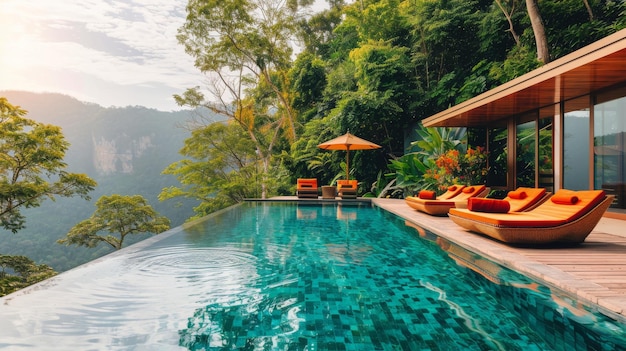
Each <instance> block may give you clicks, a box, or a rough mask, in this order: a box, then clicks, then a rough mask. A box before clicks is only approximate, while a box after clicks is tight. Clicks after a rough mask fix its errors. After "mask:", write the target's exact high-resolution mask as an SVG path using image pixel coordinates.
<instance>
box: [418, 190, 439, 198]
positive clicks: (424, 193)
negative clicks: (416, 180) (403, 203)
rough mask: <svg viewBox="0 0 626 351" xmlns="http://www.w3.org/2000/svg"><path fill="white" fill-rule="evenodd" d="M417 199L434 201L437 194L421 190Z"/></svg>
mask: <svg viewBox="0 0 626 351" xmlns="http://www.w3.org/2000/svg"><path fill="white" fill-rule="evenodd" d="M417 197H419V198H420V199H425V200H434V199H436V198H437V193H436V192H434V191H433V190H422V191H420V192H419V194H418V196H417Z"/></svg>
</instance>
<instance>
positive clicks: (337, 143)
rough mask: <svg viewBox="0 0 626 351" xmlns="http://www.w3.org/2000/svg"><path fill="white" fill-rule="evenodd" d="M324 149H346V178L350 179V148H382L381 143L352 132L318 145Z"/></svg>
mask: <svg viewBox="0 0 626 351" xmlns="http://www.w3.org/2000/svg"><path fill="white" fill-rule="evenodd" d="M317 147H319V148H320V149H324V150H346V179H350V150H372V149H380V147H381V146H380V145H378V144H374V143H372V142H371V141H367V140H365V139H361V138H359V137H356V136H354V135H352V134H350V132H348V133H346V134H344V135H342V136H340V137H336V138H335V139H331V140H329V141H327V142H324V143H321V144H319V145H317Z"/></svg>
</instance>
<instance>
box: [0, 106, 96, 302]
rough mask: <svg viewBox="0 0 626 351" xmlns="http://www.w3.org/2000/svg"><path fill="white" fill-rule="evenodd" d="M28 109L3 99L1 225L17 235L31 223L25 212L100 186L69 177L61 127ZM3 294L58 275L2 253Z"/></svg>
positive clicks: (0, 114) (0, 109)
mask: <svg viewBox="0 0 626 351" xmlns="http://www.w3.org/2000/svg"><path fill="white" fill-rule="evenodd" d="M25 115H26V111H25V110H23V109H21V108H19V107H17V106H13V105H12V104H10V103H9V101H8V100H7V99H6V98H4V97H0V225H1V226H2V227H3V228H4V229H6V230H10V231H12V232H13V233H17V232H18V231H19V230H21V229H23V228H24V227H25V225H26V218H25V216H24V215H23V214H22V212H21V210H22V209H24V208H33V207H39V206H40V205H41V203H42V202H43V201H44V200H45V199H51V200H54V199H55V198H57V197H59V196H60V197H71V196H74V195H78V196H80V197H82V198H84V199H89V196H88V194H89V192H90V191H92V190H93V188H94V187H95V185H96V182H95V181H94V180H92V179H91V178H89V177H87V176H86V175H84V174H75V173H69V172H67V171H66V170H65V169H66V166H67V165H66V164H65V162H63V158H64V157H65V152H66V151H67V149H68V147H69V143H68V142H67V141H66V140H65V138H64V136H63V133H62V132H61V128H59V127H57V126H53V125H47V124H42V123H37V122H35V121H33V120H30V119H27V118H25V117H24V116H25ZM0 267H1V268H2V271H0V295H5V294H9V293H11V292H13V291H16V290H19V289H21V288H24V287H26V286H28V285H31V284H34V283H36V282H38V281H41V280H44V279H46V278H49V277H51V276H53V275H55V274H56V272H55V271H54V270H52V268H50V267H49V266H47V265H37V264H36V263H35V262H33V261H32V260H31V259H29V258H27V257H25V256H9V255H0Z"/></svg>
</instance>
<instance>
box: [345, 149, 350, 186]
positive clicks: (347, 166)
mask: <svg viewBox="0 0 626 351" xmlns="http://www.w3.org/2000/svg"><path fill="white" fill-rule="evenodd" d="M346 180H350V145H348V147H347V148H346Z"/></svg>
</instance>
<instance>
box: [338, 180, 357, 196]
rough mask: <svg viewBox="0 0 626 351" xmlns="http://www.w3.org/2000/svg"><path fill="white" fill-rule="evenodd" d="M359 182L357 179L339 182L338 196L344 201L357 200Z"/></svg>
mask: <svg viewBox="0 0 626 351" xmlns="http://www.w3.org/2000/svg"><path fill="white" fill-rule="evenodd" d="M357 188H358V182H357V181H356V179H350V180H348V179H339V180H337V194H338V195H339V197H341V198H342V199H356V196H357Z"/></svg>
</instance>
